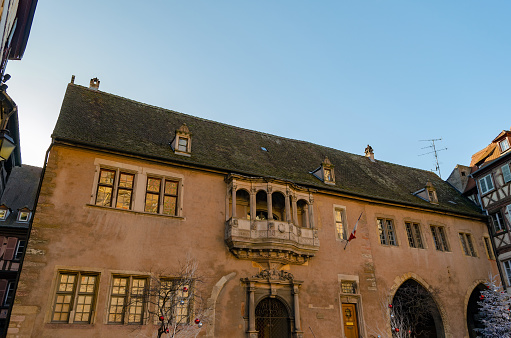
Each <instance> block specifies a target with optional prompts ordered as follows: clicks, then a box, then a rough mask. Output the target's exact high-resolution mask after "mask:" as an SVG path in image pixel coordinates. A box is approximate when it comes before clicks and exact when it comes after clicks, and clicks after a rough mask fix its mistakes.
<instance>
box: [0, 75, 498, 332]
mask: <svg viewBox="0 0 511 338" xmlns="http://www.w3.org/2000/svg"><path fill="white" fill-rule="evenodd" d="M98 85H99V81H98V80H97V79H94V80H93V81H91V88H85V87H82V86H78V85H75V84H69V85H68V88H67V92H66V95H65V98H64V101H63V103H62V109H61V112H60V116H59V119H58V122H57V125H56V127H55V130H54V132H53V135H52V138H53V142H52V144H51V146H50V151H49V156H48V160H47V163H46V164H45V173H44V178H43V181H42V185H41V192H40V195H39V200H38V204H37V211H36V214H35V217H34V221H33V227H32V232H31V237H30V241H29V244H28V251H27V254H26V258H25V262H26V264H25V265H24V268H23V271H22V273H21V279H20V286H19V288H18V292H17V296H16V297H17V298H16V300H17V303H16V305H15V307H14V309H13V313H15V314H16V318H15V319H12V320H11V323H10V325H11V328H12V329H10V331H9V332H10V333H12V336H13V337H14V336H26V337H28V336H32V337H69V336H73V337H121V336H126V335H132V336H136V335H140V336H151V335H153V336H154V335H155V333H156V329H157V325H156V322H157V320H156V319H155V318H154V317H150V316H148V313H149V312H148V311H149V309H151V306H152V305H148V304H147V303H145V302H135V303H133V302H132V301H131V302H130V299H133V297H135V298H136V299H140V298H137V297H139V296H138V295H140V292H141V291H140V290H141V285H146V284H148V283H150V281H151V280H153V279H152V278H163V277H165V278H169V277H176V275H172V272H173V271H175V269H176V268H177V266H178V262H180V261H181V262H182V261H184V260H185V259H186V257H187V256H192V257H193V258H195V259H196V260H197V261H198V262H199V270H200V274H201V275H202V276H203V283H202V284H200V285H196V286H195V287H197V288H200V289H201V290H202V296H203V298H204V299H205V300H207V304H208V306H209V308H208V312H207V315H206V316H205V317H203V318H201V320H203V321H204V327H203V328H202V331H201V332H200V336H202V337H230V338H231V337H240V338H241V337H250V338H254V337H260V338H261V337H279V338H281V337H291V336H292V337H312V336H313V334H314V335H315V336H316V337H345V336H346V337H349V338H351V337H376V336H377V335H378V334H383V335H387V336H388V335H390V330H391V326H390V322H389V316H388V315H389V312H388V311H389V307H388V303H390V302H392V300H393V299H394V300H395V298H394V297H398V295H400V296H399V297H406V296H405V295H403V294H404V293H403V292H402V290H404V287H405V286H414V287H418V288H420V289H421V290H423V291H424V293H425V294H426V295H427V298H428V299H429V300H432V301H431V302H429V304H432V305H431V307H430V308H428V311H429V312H428V317H427V319H426V320H424V322H423V323H422V327H421V329H422V330H424V332H425V333H424V334H425V336H428V337H456V338H457V337H469V336H470V337H475V334H474V332H473V328H474V327H476V326H477V325H478V323H477V320H476V319H475V318H476V317H477V316H476V313H477V304H476V303H477V300H478V297H479V289H480V288H481V287H482V283H483V282H484V281H485V280H486V279H487V277H488V275H489V274H490V273H493V274H495V273H497V267H496V264H495V261H494V260H491V259H489V258H488V255H491V252H488V250H487V249H488V248H487V247H485V243H486V242H485V241H486V239H487V238H488V232H487V227H486V223H485V221H486V216H485V215H483V214H481V212H480V211H479V209H478V208H477V207H476V206H475V205H474V204H473V203H471V202H470V201H469V200H467V199H466V198H464V197H463V196H462V195H460V194H459V193H458V192H457V191H456V190H455V189H454V188H452V187H451V186H450V185H449V184H447V183H445V182H444V181H442V180H441V179H440V178H439V177H438V176H436V175H435V174H433V173H431V172H428V171H424V170H419V169H413V168H408V167H403V166H400V165H396V164H392V163H387V162H383V161H380V160H378V159H375V158H374V153H373V150H372V148H371V147H369V146H368V147H367V148H366V156H359V155H353V154H349V153H345V152H342V151H339V150H336V149H332V148H327V147H323V146H319V145H315V144H312V143H308V142H303V141H297V140H291V139H286V138H282V137H278V136H274V135H269V134H265V133H261V132H256V131H251V130H246V129H242V128H237V127H233V126H229V125H225V124H221V123H217V122H213V121H208V120H204V119H201V118H198V117H193V116H190V115H185V114H181V113H177V112H174V111H171V110H166V109H162V108H158V107H153V106H149V105H146V104H142V103H138V102H135V101H132V100H129V99H125V98H122V97H119V96H115V95H112V94H108V93H103V92H101V91H99V90H98ZM305 137H306V136H304V138H305ZM357 219H359V221H358V223H357ZM355 224H358V226H357V229H356V239H354V240H352V241H351V242H349V245H347V247H346V244H347V241H346V239H347V238H349V236H350V233H352V232H353V231H354V226H355ZM126 304H129V305H128V306H125V305H126ZM183 304H184V305H183V308H182V309H181V311H182V312H181V315H182V316H185V317H186V318H187V319H188V320H193V318H194V314H195V313H196V312H195V311H196V308H195V307H194V306H195V304H196V303H194V302H193V300H190V299H187V300H186V302H185V301H183ZM148 307H149V309H148ZM130 324H131V325H130Z"/></svg>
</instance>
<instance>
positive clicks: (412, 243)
mask: <svg viewBox="0 0 511 338" xmlns="http://www.w3.org/2000/svg"><path fill="white" fill-rule="evenodd" d="M405 228H406V235H407V236H408V244H410V247H412V248H415V247H416V246H415V240H414V237H413V233H412V225H411V224H410V223H405Z"/></svg>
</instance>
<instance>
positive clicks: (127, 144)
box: [52, 84, 481, 216]
mask: <svg viewBox="0 0 511 338" xmlns="http://www.w3.org/2000/svg"><path fill="white" fill-rule="evenodd" d="M183 123H186V125H187V126H188V128H189V129H190V132H191V134H192V137H193V138H192V151H191V154H192V155H191V156H190V157H187V156H182V155H176V154H174V152H173V151H172V149H171V147H170V145H169V143H170V142H171V141H172V140H173V138H174V135H175V131H176V130H177V129H178V128H179V127H181V126H182V125H183ZM52 137H53V138H54V139H55V140H56V141H67V142H71V143H79V144H82V145H88V146H92V147H99V148H103V149H108V150H113V151H119V152H124V153H130V154H135V155H139V156H143V157H150V158H154V159H159V160H164V161H173V162H180V163H186V164H191V165H197V166H201V167H208V168H214V169H217V170H220V171H224V172H226V173H239V174H244V175H249V176H261V177H273V178H278V179H283V180H289V181H292V182H294V183H296V184H299V185H304V186H309V187H313V188H316V189H323V190H334V191H338V192H341V193H346V194H352V195H357V196H362V197H367V198H371V199H379V200H385V201H389V202H395V203H399V204H407V205H413V206H418V207H425V208H430V209H434V210H442V211H450V212H455V213H459V214H465V215H470V216H481V213H480V212H479V211H478V209H477V207H476V206H474V205H473V204H472V202H470V201H469V200H467V199H466V198H464V197H463V196H461V195H460V194H459V193H458V192H457V191H456V190H455V189H454V188H453V187H451V186H450V185H449V184H447V183H445V182H444V181H442V179H440V178H439V177H438V176H437V175H435V174H434V173H431V172H429V171H424V170H419V169H414V168H409V167H404V166H400V165H397V164H392V163H387V162H383V161H379V160H376V162H371V161H370V160H369V159H368V158H366V157H365V156H359V155H354V154H350V153H346V152H343V151H339V150H336V149H332V148H328V147H324V146H320V145H317V144H312V143H309V142H304V141H298V140H292V139H287V138H283V137H279V136H274V135H269V134H265V133H261V132H256V131H252V130H247V129H242V128H238V127H234V126H230V125H226V124H222V123H218V122H213V121H209V120H205V119H201V118H198V117H194V116H190V115H186V114H182V113H178V112H175V111H172V110H167V109H162V108H158V107H154V106H150V105H146V104H142V103H139V102H135V101H132V100H129V99H126V98H122V97H119V96H116V95H112V94H108V93H104V92H101V91H97V90H92V89H89V88H85V87H82V86H78V85H74V84H69V85H68V88H67V92H66V95H65V97H64V101H63V103H62V108H61V112H60V116H59V119H58V121H57V125H56V126H55V130H54V132H53V135H52ZM261 147H264V148H265V149H266V150H267V151H264V150H262V149H261ZM327 156H328V158H329V160H330V161H331V162H332V164H333V165H334V166H335V167H334V170H335V177H336V183H335V185H333V186H332V185H327V184H324V183H323V182H321V181H320V180H318V179H317V178H316V177H314V175H312V174H311V173H310V172H311V171H312V170H314V169H316V168H318V166H320V165H321V163H322V162H323V161H324V160H325V157H327ZM428 181H431V182H432V184H433V185H434V187H435V188H436V189H437V195H438V200H439V204H438V205H433V204H430V203H428V202H426V201H423V200H422V199H420V198H418V197H416V196H413V195H412V193H413V192H415V191H417V190H419V189H421V188H424V187H425V186H426V183H427V182H428ZM450 201H452V202H455V204H453V203H452V202H450Z"/></svg>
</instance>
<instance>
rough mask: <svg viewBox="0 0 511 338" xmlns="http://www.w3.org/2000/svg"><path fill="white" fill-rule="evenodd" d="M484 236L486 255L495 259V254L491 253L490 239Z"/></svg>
mask: <svg viewBox="0 0 511 338" xmlns="http://www.w3.org/2000/svg"><path fill="white" fill-rule="evenodd" d="M483 238H484V247H485V248H486V255H488V258H489V259H495V256H494V255H493V248H492V246H491V242H490V239H489V238H488V237H483Z"/></svg>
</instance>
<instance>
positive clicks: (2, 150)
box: [0, 129, 16, 161]
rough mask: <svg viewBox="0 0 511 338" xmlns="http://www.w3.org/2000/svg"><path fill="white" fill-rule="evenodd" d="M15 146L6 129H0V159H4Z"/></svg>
mask: <svg viewBox="0 0 511 338" xmlns="http://www.w3.org/2000/svg"><path fill="white" fill-rule="evenodd" d="M14 148H16V145H15V144H14V141H13V139H12V138H11V136H10V135H9V131H8V130H7V129H2V130H0V161H6V160H7V159H8V158H9V156H11V153H12V151H13V150H14Z"/></svg>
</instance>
